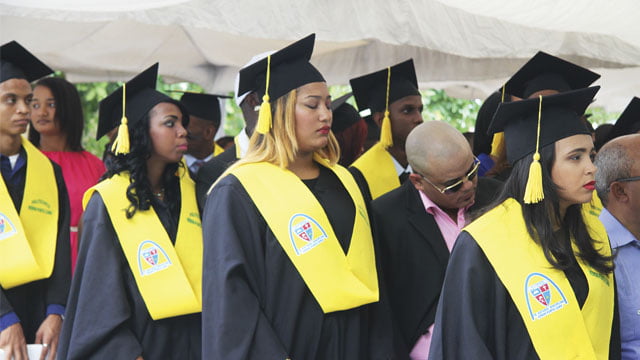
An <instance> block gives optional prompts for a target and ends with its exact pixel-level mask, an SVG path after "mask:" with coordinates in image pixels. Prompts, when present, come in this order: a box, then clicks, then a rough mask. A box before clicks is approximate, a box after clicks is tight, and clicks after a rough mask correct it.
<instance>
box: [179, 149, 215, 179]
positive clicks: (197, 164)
mask: <svg viewBox="0 0 640 360" xmlns="http://www.w3.org/2000/svg"><path fill="white" fill-rule="evenodd" d="M184 159H185V161H186V162H187V167H188V168H189V171H191V172H192V173H194V174H197V173H198V171H199V170H200V168H201V167H202V165H203V164H204V163H206V162H207V161H209V160H211V159H213V153H211V154H209V156H207V157H206V158H204V159H202V160H200V159H196V158H195V157H193V156H192V155H189V154H184Z"/></svg>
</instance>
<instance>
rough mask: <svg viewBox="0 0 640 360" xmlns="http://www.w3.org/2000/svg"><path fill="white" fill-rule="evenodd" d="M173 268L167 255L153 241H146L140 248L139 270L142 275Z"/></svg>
mask: <svg viewBox="0 0 640 360" xmlns="http://www.w3.org/2000/svg"><path fill="white" fill-rule="evenodd" d="M169 266H171V260H170V259H169V256H167V253H166V252H165V251H164V249H162V247H160V245H158V244H157V243H155V242H153V241H151V240H145V241H143V242H142V243H140V245H139V246H138V269H139V270H140V275H142V276H147V275H151V274H153V273H155V272H158V271H160V270H164V269H166V268H168V267H169Z"/></svg>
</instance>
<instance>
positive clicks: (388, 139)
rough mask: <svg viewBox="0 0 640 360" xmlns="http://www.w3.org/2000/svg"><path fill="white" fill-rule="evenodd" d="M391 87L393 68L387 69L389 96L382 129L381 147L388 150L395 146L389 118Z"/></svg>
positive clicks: (386, 101)
mask: <svg viewBox="0 0 640 360" xmlns="http://www.w3.org/2000/svg"><path fill="white" fill-rule="evenodd" d="M390 85H391V67H387V96H386V99H385V105H384V118H382V126H381V128H380V145H382V147H383V148H385V149H387V148H389V147H391V146H393V132H392V131H391V119H390V118H389V87H390Z"/></svg>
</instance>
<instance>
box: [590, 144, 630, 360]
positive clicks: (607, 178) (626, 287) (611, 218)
mask: <svg viewBox="0 0 640 360" xmlns="http://www.w3.org/2000/svg"><path fill="white" fill-rule="evenodd" d="M595 164H596V166H597V167H598V172H596V190H597V191H598V197H600V200H602V204H603V205H604V209H603V210H602V212H601V213H600V221H602V224H603V225H604V227H605V228H606V229H607V235H609V241H610V242H611V249H612V250H613V251H614V253H615V254H616V257H615V258H614V263H615V277H616V285H617V292H618V311H619V314H620V340H621V342H622V359H624V360H627V359H628V360H631V359H636V360H637V359H640V266H639V264H640V240H639V239H640V134H634V135H627V136H622V137H618V138H615V139H613V140H611V141H610V142H608V143H606V144H605V145H604V146H603V147H602V148H601V149H600V151H598V155H597V156H596V160H595Z"/></svg>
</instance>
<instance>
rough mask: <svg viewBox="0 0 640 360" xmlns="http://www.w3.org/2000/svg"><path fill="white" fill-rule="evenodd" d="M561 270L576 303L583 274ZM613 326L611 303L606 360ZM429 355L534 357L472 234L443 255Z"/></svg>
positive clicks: (582, 294)
mask: <svg viewBox="0 0 640 360" xmlns="http://www.w3.org/2000/svg"><path fill="white" fill-rule="evenodd" d="M565 274H566V275H567V278H568V280H569V282H570V284H571V287H572V289H573V291H574V293H575V294H576V299H577V301H578V303H579V305H580V307H582V305H584V302H585V300H586V297H587V294H588V284H587V280H586V278H585V276H584V273H583V272H582V271H581V270H580V269H579V268H578V270H577V271H565ZM616 303H617V301H616ZM619 331H620V326H619V318H618V311H617V305H616V306H615V307H614V317H613V324H612V335H611V342H610V347H609V348H610V350H609V355H610V356H609V358H610V359H620V336H619ZM429 359H430V360H436V359H447V360H449V359H477V360H482V359H495V360H501V359H504V360H519V359H539V357H538V354H537V353H536V351H535V349H534V348H533V344H532V343H531V338H530V337H529V333H528V332H527V328H526V326H525V324H524V321H523V320H522V317H521V315H520V313H519V312H518V309H517V308H516V305H515V304H514V303H513V300H512V299H511V296H510V295H509V293H508V292H507V289H506V288H505V287H504V285H502V282H501V281H500V279H499V278H498V275H497V274H496V272H495V271H494V269H493V267H492V266H491V264H490V263H489V261H488V260H487V257H486V256H485V255H484V252H483V251H482V249H481V248H480V247H479V246H478V244H477V243H476V241H475V239H474V238H473V237H472V236H471V235H470V234H469V233H467V232H464V231H463V232H462V233H461V234H460V236H458V239H457V240H456V245H455V246H454V248H453V252H452V253H451V257H450V259H449V265H448V267H447V272H446V275H445V280H444V285H443V287H442V293H441V295H440V302H439V304H438V311H437V314H436V325H435V328H434V333H433V338H432V341H431V350H430V353H429Z"/></svg>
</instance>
